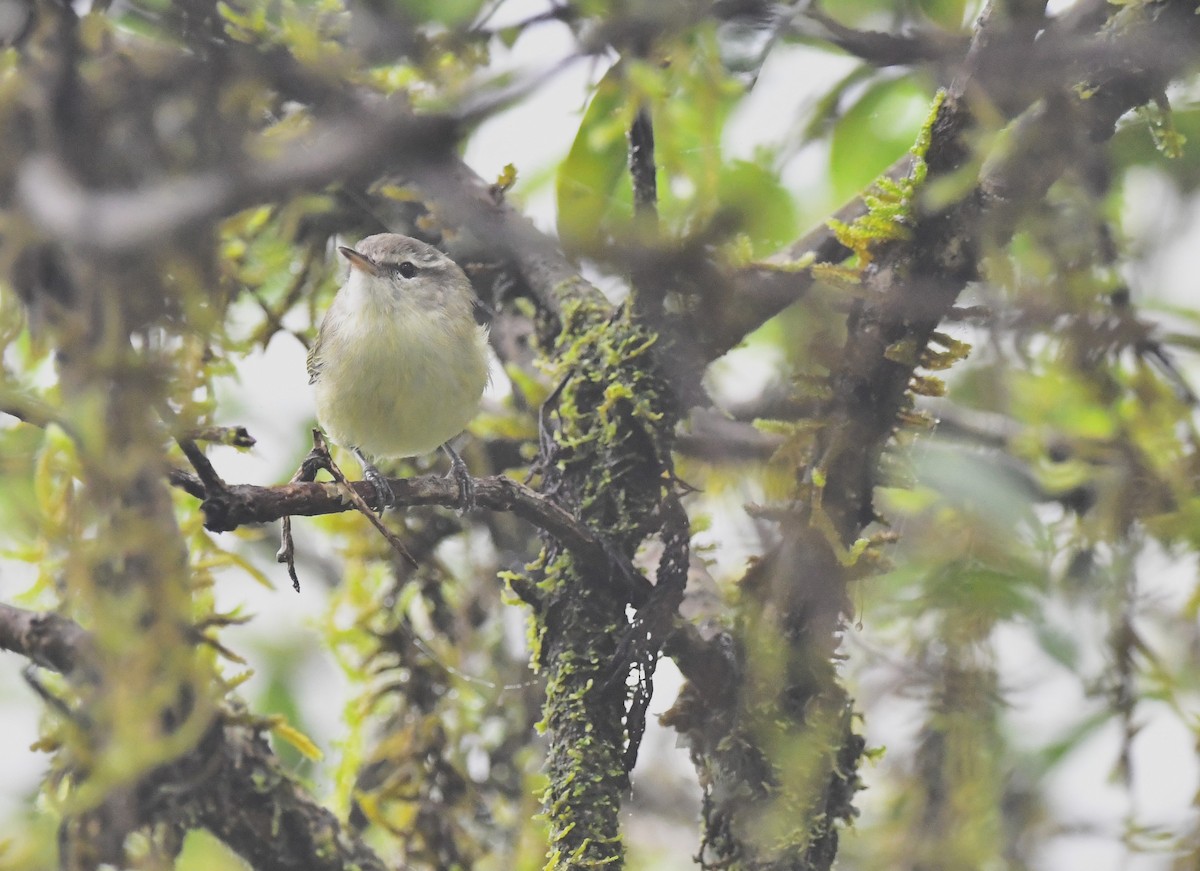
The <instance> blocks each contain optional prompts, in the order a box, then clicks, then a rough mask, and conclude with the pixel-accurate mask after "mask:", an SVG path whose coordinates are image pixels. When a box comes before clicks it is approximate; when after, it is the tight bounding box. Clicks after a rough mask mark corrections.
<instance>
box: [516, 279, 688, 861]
mask: <svg viewBox="0 0 1200 871" xmlns="http://www.w3.org/2000/svg"><path fill="white" fill-rule="evenodd" d="M655 342H656V337H655V335H654V334H653V333H651V332H649V331H648V330H647V329H645V328H644V327H642V326H640V325H638V324H637V323H635V322H634V321H633V320H632V318H631V317H630V314H629V310H628V308H622V309H621V310H619V311H618V312H617V313H616V314H615V315H613V314H612V313H611V310H610V309H609V308H608V307H607V306H605V305H603V304H602V303H598V302H596V301H592V300H587V301H578V302H572V303H569V304H568V305H566V306H564V316H563V325H562V330H561V332H560V334H559V336H558V338H557V340H556V342H555V344H554V348H553V354H554V357H555V361H554V366H553V369H554V374H555V375H556V378H557V380H558V381H559V383H560V385H561V386H560V388H559V390H558V391H557V401H556V403H555V408H554V411H555V418H556V421H557V427H556V431H555V433H554V437H553V440H552V441H551V440H550V439H543V446H542V452H543V453H542V457H541V463H542V473H543V490H544V491H545V492H546V493H547V494H548V495H550V496H551V497H552V498H554V499H556V500H558V501H559V502H560V503H561V504H563V505H564V506H567V507H568V508H569V509H570V510H572V511H574V512H576V513H577V515H578V516H579V517H580V518H581V519H582V520H583V521H584V522H585V523H586V524H587V525H588V526H589V527H590V528H591V529H593V530H594V531H595V532H596V533H598V534H599V535H600V536H602V537H603V538H604V540H605V541H606V542H607V544H608V546H609V549H610V552H611V559H610V560H609V561H608V564H607V565H583V564H581V563H580V562H579V561H578V560H577V559H575V558H574V557H572V556H571V555H570V554H567V553H565V552H562V551H559V550H558V549H557V548H556V547H554V546H548V547H547V548H546V549H545V550H544V551H543V552H542V555H541V557H540V558H539V560H538V562H537V563H535V564H534V565H533V566H531V567H530V568H531V571H533V572H534V576H535V577H539V578H540V582H539V584H538V586H539V588H540V591H541V593H542V598H541V607H540V608H539V610H538V613H537V615H536V617H535V620H536V625H535V627H534V635H535V644H534V653H533V657H534V662H535V664H536V665H537V666H538V667H539V668H541V669H542V670H543V671H544V672H545V674H546V684H547V686H546V705H545V717H544V720H543V723H542V725H543V727H544V729H545V731H546V732H547V733H548V735H549V738H550V747H549V751H548V758H547V768H548V774H549V783H548V785H547V788H546V792H545V795H544V797H543V803H544V806H545V809H546V813H547V815H548V818H549V823H550V852H549V861H548V863H547V868H579V867H597V866H602V865H603V866H604V867H619V866H620V864H621V863H622V862H623V858H624V848H623V845H622V842H621V837H620V832H619V828H618V812H619V809H620V799H621V796H622V794H623V793H624V791H625V790H626V789H627V783H628V780H627V773H626V770H625V761H624V758H623V757H624V749H625V744H626V741H627V738H628V737H629V735H630V734H631V733H632V734H636V733H640V729H641V723H640V722H638V723H635V722H628V723H627V722H626V719H627V718H626V713H625V711H626V706H625V697H626V693H627V690H626V673H627V672H628V669H629V660H628V658H627V657H626V656H625V655H623V653H622V650H623V649H624V648H623V645H622V641H623V640H627V639H628V636H629V631H630V628H629V621H628V620H627V618H626V608H627V605H628V601H627V597H626V596H625V595H623V594H622V593H621V585H620V584H618V583H617V582H616V581H617V578H618V575H619V573H620V572H621V571H622V569H621V566H622V565H624V564H626V563H627V561H628V559H629V558H630V557H631V556H632V555H633V552H634V550H635V549H636V548H637V545H638V544H639V542H640V541H641V540H642V539H643V538H644V537H645V536H646V535H647V534H648V533H649V532H651V531H652V530H653V529H654V528H655V526H656V522H655V520H654V516H655V513H656V509H657V508H658V506H659V504H660V502H661V501H662V498H663V496H664V493H665V489H666V488H667V487H669V486H671V478H670V476H669V474H668V469H669V463H668V460H667V459H666V458H667V457H669V445H670V438H671V433H672V431H673V427H674V425H675V420H676V413H675V409H674V403H673V400H672V399H671V395H670V392H669V388H668V386H667V385H666V383H665V382H664V380H663V379H662V378H661V377H660V375H659V374H658V372H657V368H656V366H655V365H654V361H653V350H654V348H655ZM547 413H549V410H548V412H547ZM628 719H630V720H634V719H638V717H635V716H632V715H631V716H630V717H629V718H628Z"/></svg>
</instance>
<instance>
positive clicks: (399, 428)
mask: <svg viewBox="0 0 1200 871" xmlns="http://www.w3.org/2000/svg"><path fill="white" fill-rule="evenodd" d="M338 250H339V251H340V252H341V253H342V255H343V256H344V257H345V258H346V259H347V260H348V261H349V262H350V274H349V277H348V278H347V279H346V283H345V285H343V287H342V289H341V290H339V291H338V293H337V295H336V296H335V297H334V299H333V302H332V303H331V304H330V306H329V310H328V311H326V312H325V317H324V318H323V319H322V321H321V327H320V329H319V330H318V332H317V340H316V342H314V343H313V346H312V348H311V350H310V351H309V352H308V381H309V383H310V384H312V385H313V390H314V393H315V395H316V401H317V419H318V420H319V421H320V423H321V426H322V427H324V429H325V432H326V434H327V435H328V436H329V438H330V439H332V440H333V441H334V442H335V443H337V444H339V445H341V446H342V447H345V448H349V449H350V450H351V451H352V452H353V453H354V456H355V457H356V458H357V459H358V461H359V463H361V464H362V470H363V477H364V478H365V479H366V480H367V481H369V482H370V483H371V486H372V487H374V489H375V493H376V495H377V496H378V503H377V504H378V505H379V509H380V510H381V511H382V510H383V509H384V508H386V507H387V506H390V505H391V504H392V503H393V502H394V500H395V496H394V494H393V492H392V488H391V487H390V486H389V484H388V482H387V479H386V478H385V477H384V476H383V475H382V474H381V473H380V472H379V470H378V469H376V468H375V466H374V465H373V463H372V460H382V459H392V458H399V457H416V456H420V455H422V454H427V453H429V452H430V451H432V450H434V449H436V448H438V447H439V446H440V447H441V448H442V450H444V451H445V452H446V454H447V456H449V457H450V463H451V473H452V474H453V475H454V478H455V480H456V481H457V482H458V488H459V499H460V502H461V504H462V508H463V509H464V510H466V509H470V508H472V507H473V506H474V501H475V491H474V484H473V482H472V480H471V475H470V473H469V472H468V471H467V467H466V464H465V463H463V461H462V458H460V457H459V456H458V454H457V453H455V451H454V449H453V448H451V447H450V445H449V444H448V442H449V440H450V439H451V438H453V437H454V436H456V435H457V434H458V433H460V432H461V431H462V430H463V429H464V428H465V427H466V425H467V424H468V423H469V422H470V421H471V418H473V417H474V416H475V414H476V412H477V411H478V410H479V402H480V398H481V397H482V395H483V390H484V388H485V387H486V386H487V382H488V357H487V344H488V343H487V328H486V327H483V326H480V325H479V324H478V323H476V321H475V295H474V293H473V292H472V290H471V284H470V282H469V281H468V280H467V276H466V275H465V274H464V273H463V271H462V269H460V268H459V267H458V264H456V263H455V262H454V261H453V260H451V259H450V258H449V257H447V256H446V255H445V254H443V253H442V252H441V251H439V250H437V249H436V248H434V247H432V246H430V245H426V244H425V243H424V242H420V241H418V240H416V239H410V238H409V237H408V236H400V235H397V234H395V233H380V234H378V235H376V236H368V237H367V238H366V239H363V240H362V241H361V242H359V243H358V246H357V247H356V248H345V247H342V248H339V249H338Z"/></svg>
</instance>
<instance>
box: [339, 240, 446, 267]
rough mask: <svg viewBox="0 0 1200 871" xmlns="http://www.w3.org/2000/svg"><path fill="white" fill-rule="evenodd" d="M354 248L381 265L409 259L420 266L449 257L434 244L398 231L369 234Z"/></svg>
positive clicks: (429, 264) (442, 261)
mask: <svg viewBox="0 0 1200 871" xmlns="http://www.w3.org/2000/svg"><path fill="white" fill-rule="evenodd" d="M354 250H355V251H357V252H358V253H359V254H362V255H364V256H366V257H370V258H371V259H372V260H373V261H375V262H376V263H378V264H379V265H381V266H395V265H397V264H399V263H403V262H404V261H406V260H408V261H411V262H413V263H415V264H417V265H418V266H433V265H434V264H438V263H445V262H446V261H447V260H448V259H449V258H448V257H446V255H445V254H443V253H442V252H441V251H439V250H438V249H436V248H434V247H433V246H432V245H426V244H425V243H424V242H421V241H419V240H417V239H412V238H410V237H408V236H401V235H399V234H398V233H377V234H376V235H374V236H368V237H367V238H365V239H363V240H362V241H361V242H359V243H358V244H357V245H355V246H354Z"/></svg>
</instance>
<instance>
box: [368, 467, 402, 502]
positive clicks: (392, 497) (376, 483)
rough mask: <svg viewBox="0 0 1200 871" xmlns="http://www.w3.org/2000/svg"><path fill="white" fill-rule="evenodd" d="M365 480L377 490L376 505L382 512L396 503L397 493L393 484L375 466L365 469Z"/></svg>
mask: <svg viewBox="0 0 1200 871" xmlns="http://www.w3.org/2000/svg"><path fill="white" fill-rule="evenodd" d="M363 480H365V481H366V482H367V483H368V484H370V485H371V489H373V490H374V491H375V506H376V510H377V511H378V512H379V513H380V514H383V512H384V511H386V510H387V509H388V508H391V507H392V506H393V505H394V504H395V503H396V494H395V492H394V491H393V490H392V485H391V484H389V483H388V479H387V477H386V476H385V475H384V474H383V473H382V472H380V471H379V470H378V469H376V468H375V467H374V466H369V467H367V468H364V469H363Z"/></svg>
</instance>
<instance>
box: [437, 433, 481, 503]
mask: <svg viewBox="0 0 1200 871" xmlns="http://www.w3.org/2000/svg"><path fill="white" fill-rule="evenodd" d="M442 450H444V451H445V452H446V456H448V457H449V458H450V473H449V474H448V475H447V476H446V477H448V478H453V479H454V482H455V483H456V484H458V513H459V514H466V513H467V512H468V511H474V510H475V479H474V478H472V477H471V470H470V469H468V468H467V464H466V463H464V462H463V460H462V457H460V456H459V455H458V453H457V452H456V451H455V450H454V448H452V447H450V445H448V444H445V445H442Z"/></svg>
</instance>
